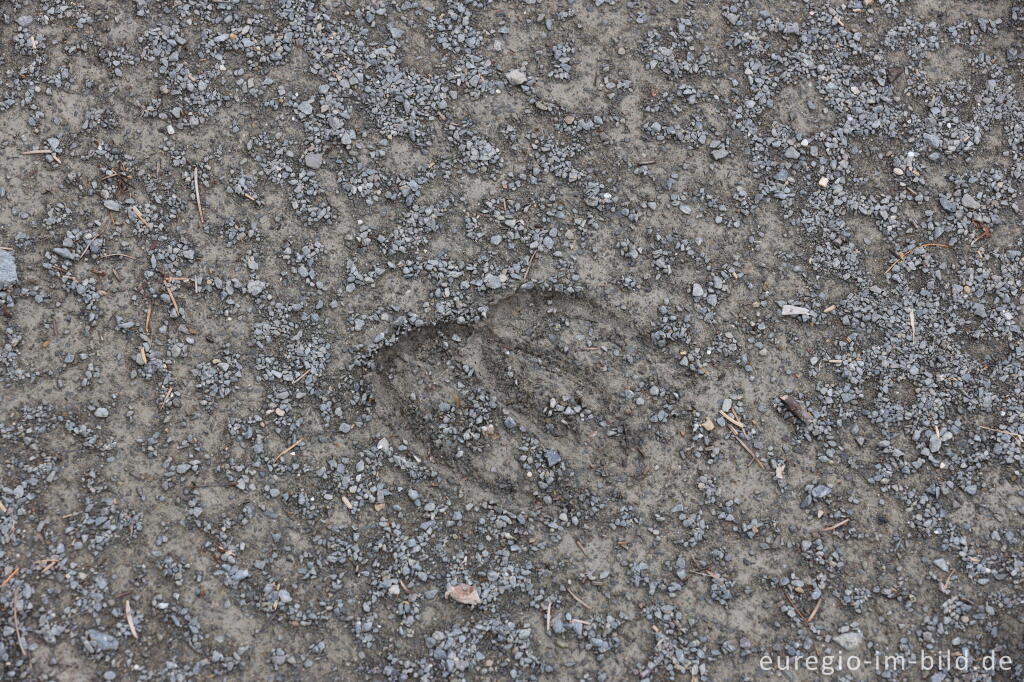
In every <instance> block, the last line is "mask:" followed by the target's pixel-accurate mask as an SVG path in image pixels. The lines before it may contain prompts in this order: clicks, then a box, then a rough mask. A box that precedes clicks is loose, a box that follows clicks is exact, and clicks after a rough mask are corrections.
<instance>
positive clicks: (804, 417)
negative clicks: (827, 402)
mask: <svg viewBox="0 0 1024 682" xmlns="http://www.w3.org/2000/svg"><path fill="white" fill-rule="evenodd" d="M779 400H781V401H782V404H783V405H785V406H786V409H788V410H789V411H790V412H792V413H793V416H795V417H798V418H799V419H800V421H802V422H804V423H805V424H810V423H811V422H812V421H814V415H812V414H811V413H810V412H809V411H808V410H807V408H806V407H804V405H803V403H801V402H800V401H799V400H797V399H796V398H794V397H793V396H789V395H780V396H779Z"/></svg>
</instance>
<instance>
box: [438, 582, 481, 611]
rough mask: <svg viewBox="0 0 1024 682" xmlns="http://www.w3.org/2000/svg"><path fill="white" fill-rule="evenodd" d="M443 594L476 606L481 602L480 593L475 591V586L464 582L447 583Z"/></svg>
mask: <svg viewBox="0 0 1024 682" xmlns="http://www.w3.org/2000/svg"><path fill="white" fill-rule="evenodd" d="M444 596H446V597H450V598H452V599H454V600H455V601H457V602H459V603H460V604H467V605H469V606H476V605H477V604H479V603H481V600H480V593H479V592H477V591H476V587H475V586H473V585H467V584H466V583H459V584H457V585H449V586H448V589H447V591H445V593H444Z"/></svg>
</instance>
